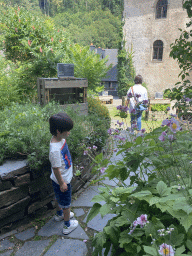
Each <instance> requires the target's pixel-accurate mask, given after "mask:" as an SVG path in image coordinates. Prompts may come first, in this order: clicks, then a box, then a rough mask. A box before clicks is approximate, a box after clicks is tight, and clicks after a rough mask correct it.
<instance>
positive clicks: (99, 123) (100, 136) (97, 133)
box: [87, 97, 111, 149]
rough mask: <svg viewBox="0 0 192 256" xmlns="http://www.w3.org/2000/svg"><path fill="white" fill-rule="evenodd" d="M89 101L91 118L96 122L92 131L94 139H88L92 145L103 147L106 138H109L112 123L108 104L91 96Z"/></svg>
mask: <svg viewBox="0 0 192 256" xmlns="http://www.w3.org/2000/svg"><path fill="white" fill-rule="evenodd" d="M87 101H88V111H89V120H90V121H91V122H93V123H95V129H94V131H92V135H93V136H92V138H94V140H93V139H92V138H89V139H88V141H89V143H90V144H91V145H95V146H97V147H98V148H99V149H101V148H102V147H104V145H105V143H106V138H108V133H107V129H109V127H110V123H111V119H110V115H109V111H108V109H107V108H106V106H104V105H102V104H101V102H100V100H99V99H95V98H93V97H89V98H88V99H87Z"/></svg>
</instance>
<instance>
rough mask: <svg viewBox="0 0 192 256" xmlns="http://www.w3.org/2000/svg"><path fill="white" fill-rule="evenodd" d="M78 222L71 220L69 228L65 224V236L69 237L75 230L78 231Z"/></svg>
mask: <svg viewBox="0 0 192 256" xmlns="http://www.w3.org/2000/svg"><path fill="white" fill-rule="evenodd" d="M78 224H79V223H78V221H77V220H70V226H69V227H67V226H65V224H64V227H63V234H64V235H68V234H69V233H71V232H72V231H73V230H74V229H76V228H77V227H78Z"/></svg>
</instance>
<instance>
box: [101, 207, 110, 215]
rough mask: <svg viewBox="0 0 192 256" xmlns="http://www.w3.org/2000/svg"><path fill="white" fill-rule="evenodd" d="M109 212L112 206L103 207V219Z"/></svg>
mask: <svg viewBox="0 0 192 256" xmlns="http://www.w3.org/2000/svg"><path fill="white" fill-rule="evenodd" d="M109 212H111V206H110V205H109V204H104V205H102V206H101V208H100V214H101V217H103V216H105V215H106V214H108V213H109Z"/></svg>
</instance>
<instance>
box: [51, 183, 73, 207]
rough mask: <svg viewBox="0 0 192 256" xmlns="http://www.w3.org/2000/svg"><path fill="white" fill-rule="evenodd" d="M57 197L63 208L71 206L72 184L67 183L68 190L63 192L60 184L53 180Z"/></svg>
mask: <svg viewBox="0 0 192 256" xmlns="http://www.w3.org/2000/svg"><path fill="white" fill-rule="evenodd" d="M52 184H53V190H54V192H55V198H56V200H57V202H58V204H59V206H60V207H61V208H62V209H67V208H69V207H70V206H71V184H70V183H69V184H67V187H68V190H67V191H65V192H61V190H60V186H59V185H58V184H57V183H55V182H54V181H53V180H52Z"/></svg>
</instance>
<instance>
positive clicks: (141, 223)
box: [129, 214, 148, 235]
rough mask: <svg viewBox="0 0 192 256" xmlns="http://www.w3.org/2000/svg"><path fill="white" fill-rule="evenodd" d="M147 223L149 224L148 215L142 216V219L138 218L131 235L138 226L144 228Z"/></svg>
mask: <svg viewBox="0 0 192 256" xmlns="http://www.w3.org/2000/svg"><path fill="white" fill-rule="evenodd" d="M146 223H148V221H147V215H146V214H142V215H141V216H140V217H138V218H137V219H136V220H135V221H134V222H133V229H132V230H130V232H129V235H131V234H132V233H133V231H134V230H135V228H136V227H137V225H140V226H141V228H143V227H144V226H145V225H146Z"/></svg>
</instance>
